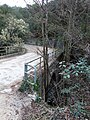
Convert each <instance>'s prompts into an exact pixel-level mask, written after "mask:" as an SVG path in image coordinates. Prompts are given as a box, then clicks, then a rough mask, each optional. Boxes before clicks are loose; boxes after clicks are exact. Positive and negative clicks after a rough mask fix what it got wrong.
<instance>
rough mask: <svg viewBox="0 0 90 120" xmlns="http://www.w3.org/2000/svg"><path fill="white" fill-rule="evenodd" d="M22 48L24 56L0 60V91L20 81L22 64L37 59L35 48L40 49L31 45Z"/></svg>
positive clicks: (22, 74) (22, 69)
mask: <svg viewBox="0 0 90 120" xmlns="http://www.w3.org/2000/svg"><path fill="white" fill-rule="evenodd" d="M24 47H25V48H26V49H27V53H26V54H24V55H20V56H15V57H9V58H5V59H1V60H0V91H1V90H3V89H4V88H5V87H6V86H8V85H11V84H13V83H14V82H17V81H20V80H22V79H23V76H24V64H25V63H26V62H29V61H30V60H33V59H35V58H37V57H39V55H38V54H37V48H39V49H40V50H42V47H37V46H33V45H24Z"/></svg>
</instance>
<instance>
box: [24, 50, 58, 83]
mask: <svg viewBox="0 0 90 120" xmlns="http://www.w3.org/2000/svg"><path fill="white" fill-rule="evenodd" d="M59 55H60V50H54V51H52V52H50V53H49V54H48V63H49V66H50V65H51V63H53V62H54V61H55V59H56V58H57V57H58V56H59ZM42 72H43V57H41V56H40V57H38V58H36V59H34V60H31V61H30V62H28V63H26V64H25V66H24V80H31V81H33V82H34V83H36V80H37V79H38V77H39V76H40V75H41V74H42Z"/></svg>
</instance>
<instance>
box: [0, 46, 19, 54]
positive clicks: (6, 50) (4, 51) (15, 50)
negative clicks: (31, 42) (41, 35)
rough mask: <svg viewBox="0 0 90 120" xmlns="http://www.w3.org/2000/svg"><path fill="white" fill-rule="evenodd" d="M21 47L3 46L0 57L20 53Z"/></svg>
mask: <svg viewBox="0 0 90 120" xmlns="http://www.w3.org/2000/svg"><path fill="white" fill-rule="evenodd" d="M20 49H21V48H20V47H18V46H3V47H0V56H5V55H9V54H13V53H18V52H20Z"/></svg>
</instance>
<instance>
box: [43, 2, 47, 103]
mask: <svg viewBox="0 0 90 120" xmlns="http://www.w3.org/2000/svg"><path fill="white" fill-rule="evenodd" d="M44 2H46V6H44ZM47 5H48V0H46V1H45V0H42V39H43V61H44V75H43V81H42V82H43V99H44V101H46V90H47V88H48V7H47ZM44 7H46V8H45V11H44Z"/></svg>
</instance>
